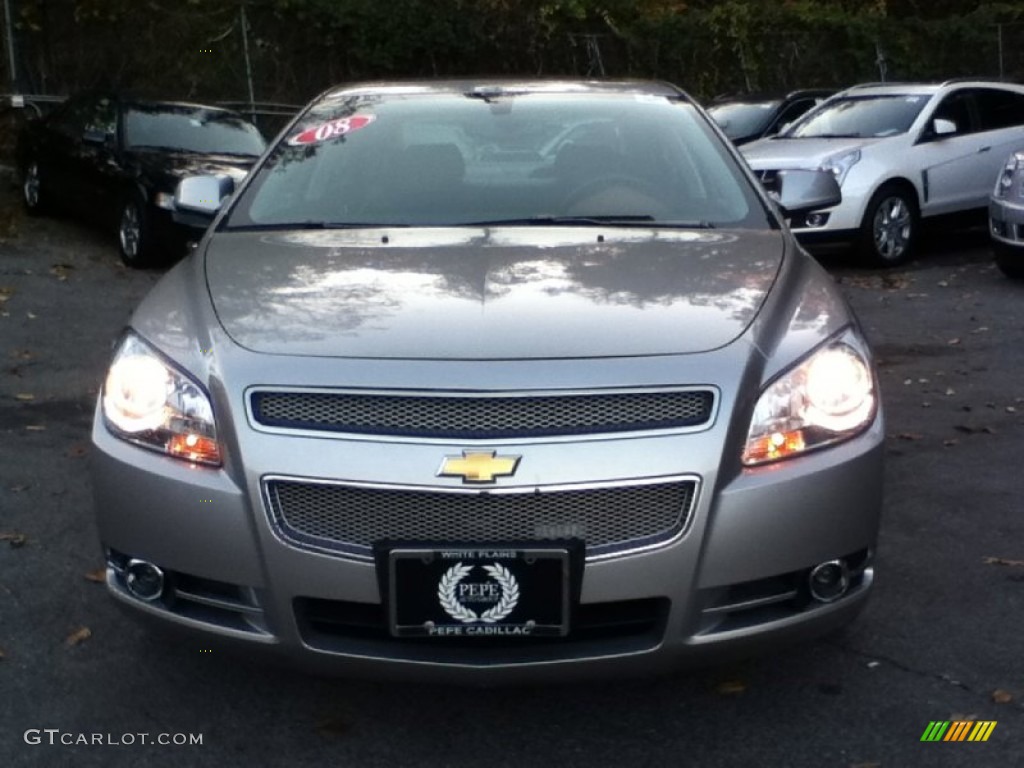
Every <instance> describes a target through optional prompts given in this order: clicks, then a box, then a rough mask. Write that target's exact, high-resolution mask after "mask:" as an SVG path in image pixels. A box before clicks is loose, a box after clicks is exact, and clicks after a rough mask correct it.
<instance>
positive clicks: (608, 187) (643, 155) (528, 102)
mask: <svg viewBox="0 0 1024 768" xmlns="http://www.w3.org/2000/svg"><path fill="white" fill-rule="evenodd" d="M595 221H599V222H601V223H602V224H608V225H615V224H622V225H629V224H636V223H638V222H641V223H642V225H644V226H646V225H664V226H692V227H710V226H759V227H764V226H766V221H767V217H766V214H765V209H764V207H763V206H762V205H761V204H760V201H759V200H758V198H757V196H756V195H755V193H754V192H753V189H752V188H751V185H750V184H749V182H748V181H747V179H746V178H745V176H744V174H743V173H742V171H741V170H740V169H739V168H738V167H737V166H736V163H735V161H734V160H733V159H732V157H731V156H730V155H729V154H728V153H727V152H725V151H724V148H723V146H722V144H721V140H720V139H718V138H717V137H716V136H715V134H714V132H713V131H711V129H710V126H709V125H708V124H707V123H706V121H704V120H703V119H702V118H701V116H700V115H699V114H698V113H697V111H696V110H695V109H694V108H693V107H692V106H690V105H688V104H685V103H679V102H675V101H670V100H668V99H666V98H664V97H652V96H643V97H641V96H637V95H635V94H623V93H609V94H593V93H565V92H550V91H547V92H533V93H517V94H515V95H509V94H500V95H497V96H488V95H486V94H479V93H471V94H467V95H463V94H458V93H440V94H439V93H421V94H415V93H413V94H409V93H407V94H394V93H391V94H368V93H366V92H363V91H361V92H359V93H357V94H353V93H348V94H346V93H344V92H342V93H340V94H338V95H337V96H334V97H330V98H327V99H325V100H324V101H321V102H319V103H318V104H316V105H314V106H313V107H312V108H311V109H310V110H309V111H308V112H307V113H306V114H304V115H303V117H302V118H301V120H300V121H299V122H298V123H296V125H295V126H293V127H292V128H291V129H289V131H288V133H287V135H286V136H285V137H284V138H283V139H282V141H281V142H280V143H279V144H278V145H277V146H276V147H275V148H274V150H273V151H272V153H271V154H270V156H269V158H268V160H267V162H266V163H265V164H264V165H263V166H262V167H261V168H260V169H259V170H258V172H257V174H256V176H255V178H254V179H253V182H252V184H250V185H249V186H248V187H247V188H246V190H245V192H244V193H243V194H242V195H241V196H240V198H239V200H238V203H237V205H235V207H234V209H233V210H232V211H231V213H230V215H229V217H228V219H227V221H226V226H227V227H228V228H253V227H257V228H258V227H278V228H286V227H292V226H295V227H317V226H325V227H359V226H367V227H369V226H453V225H497V224H517V225H527V224H532V223H538V224H587V223H591V222H595Z"/></svg>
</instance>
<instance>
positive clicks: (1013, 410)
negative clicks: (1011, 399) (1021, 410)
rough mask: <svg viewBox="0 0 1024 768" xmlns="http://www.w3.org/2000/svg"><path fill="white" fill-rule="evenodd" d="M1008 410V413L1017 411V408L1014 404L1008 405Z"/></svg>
mask: <svg viewBox="0 0 1024 768" xmlns="http://www.w3.org/2000/svg"><path fill="white" fill-rule="evenodd" d="M1006 412H1007V413H1016V412H1017V409H1016V408H1014V407H1013V406H1012V405H1008V406H1006Z"/></svg>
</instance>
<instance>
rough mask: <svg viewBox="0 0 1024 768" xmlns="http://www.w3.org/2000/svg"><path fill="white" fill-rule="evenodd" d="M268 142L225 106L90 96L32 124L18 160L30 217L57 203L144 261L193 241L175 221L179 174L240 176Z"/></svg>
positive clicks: (135, 261) (131, 259) (128, 257)
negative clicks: (95, 224) (97, 225)
mask: <svg viewBox="0 0 1024 768" xmlns="http://www.w3.org/2000/svg"><path fill="white" fill-rule="evenodd" d="M264 147H265V142H264V139H263V137H262V136H261V134H260V132H259V130H258V129H257V128H256V127H255V126H254V125H252V123H250V122H248V121H247V120H245V119H244V118H243V117H242V116H241V115H239V114H237V113H235V112H231V111H229V110H225V109H219V108H217V107H210V106H204V105H200V104H186V103H180V102H167V101H143V100H126V99H120V98H116V97H112V96H106V95H87V96H79V97H74V98H70V99H68V100H67V101H65V102H64V103H62V104H61V105H60V106H59V107H58V108H57V109H55V110H54V111H53V112H51V113H50V114H49V115H47V116H46V117H44V118H42V119H40V120H36V121H32V122H29V123H28V124H27V125H26V127H25V129H24V130H23V131H22V133H21V135H20V137H19V142H18V164H19V167H20V170H21V178H22V180H23V183H22V191H23V196H24V202H25V206H26V208H27V209H28V211H29V213H31V214H36V213H42V212H45V211H47V210H49V209H51V208H57V207H60V208H62V209H71V210H74V211H76V212H78V213H81V214H83V215H84V216H86V217H88V218H89V219H90V220H93V221H97V222H99V223H100V224H101V225H103V226H108V227H110V228H111V229H112V230H113V229H114V228H116V231H117V233H118V247H119V250H120V253H121V258H122V259H123V260H124V262H125V263H126V264H128V265H129V266H133V267H143V266H147V265H152V264H154V263H156V262H157V261H158V259H159V258H160V257H162V256H165V255H167V254H170V253H173V252H174V251H176V250H179V251H180V250H181V248H182V247H183V244H184V242H185V240H186V239H188V238H189V235H190V232H189V230H188V229H187V228H186V227H183V226H181V225H180V224H176V223H175V222H174V221H173V220H172V211H173V208H174V191H175V187H176V186H177V183H178V181H179V179H181V178H182V177H184V176H192V175H195V174H214V175H228V176H231V177H233V178H234V179H235V181H238V180H240V179H242V178H244V176H245V174H246V173H247V172H248V169H249V167H250V166H251V165H252V164H253V162H255V160H256V158H257V157H259V155H260V154H262V152H263V149H264ZM191 236H192V237H193V238H194V237H195V236H196V234H195V233H194V232H193V233H191Z"/></svg>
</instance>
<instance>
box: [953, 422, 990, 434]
mask: <svg viewBox="0 0 1024 768" xmlns="http://www.w3.org/2000/svg"><path fill="white" fill-rule="evenodd" d="M953 429H955V430H956V431H957V432H963V433H964V434H965V435H977V434H978V433H980V432H987V433H988V434H990V435H991V434H992V427H969V426H967V425H966V424H957V425H956V426H954V427H953Z"/></svg>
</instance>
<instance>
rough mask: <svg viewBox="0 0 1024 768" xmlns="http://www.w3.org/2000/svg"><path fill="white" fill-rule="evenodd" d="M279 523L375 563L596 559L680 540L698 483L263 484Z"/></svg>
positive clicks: (306, 541) (306, 539) (313, 542)
mask: <svg viewBox="0 0 1024 768" xmlns="http://www.w3.org/2000/svg"><path fill="white" fill-rule="evenodd" d="M265 490H266V496H267V501H268V506H269V513H270V517H271V522H272V523H273V524H274V527H275V530H276V531H277V533H278V535H280V536H281V537H282V538H283V539H284V540H285V541H288V542H289V543H292V544H295V545H297V546H300V547H309V548H314V549H320V550H332V551H337V552H341V553H345V554H350V555H356V556H361V557H370V556H371V553H372V547H373V544H374V543H375V542H378V541H382V540H400V541H402V540H404V541H423V542H485V541H492V542H497V541H532V540H552V539H565V538H579V539H582V540H583V541H584V542H585V544H586V549H587V555H588V556H589V557H594V556H597V555H602V554H606V553H612V552H615V551H618V550H623V549H633V548H637V547H643V546H648V545H651V544H656V543H658V542H661V541H664V540H666V539H669V538H672V537H673V536H675V535H676V534H678V533H679V532H680V531H681V530H682V529H683V527H684V526H685V525H686V521H687V517H688V516H689V513H690V509H691V508H692V506H693V499H694V495H695V490H696V483H695V482H694V481H692V480H686V481H679V480H673V481H666V482H658V483H649V484H635V485H628V486H615V487H609V488H585V489H574V488H568V489H566V488H561V487H560V488H558V489H553V490H545V489H544V488H529V489H523V490H522V491H521V492H520V491H518V490H517V491H516V492H500V493H499V492H493V491H492V492H444V491H425V490H404V489H391V488H373V487H357V486H349V485H341V484H335V483H313V482H298V481H293V480H283V479H273V480H269V481H267V482H266V483H265Z"/></svg>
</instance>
